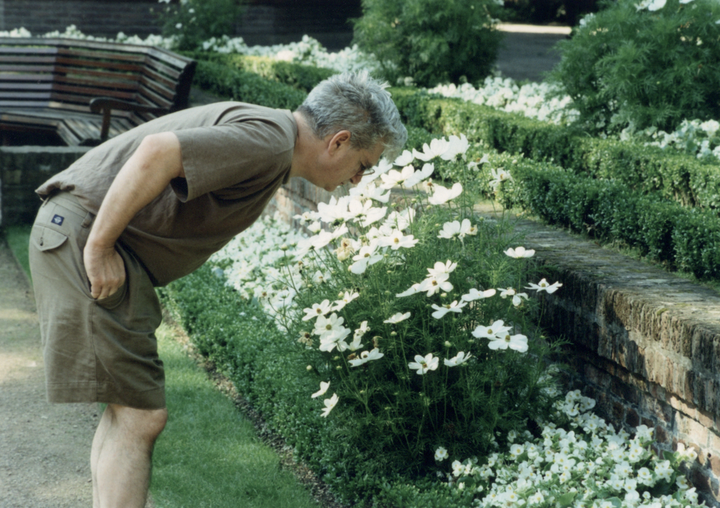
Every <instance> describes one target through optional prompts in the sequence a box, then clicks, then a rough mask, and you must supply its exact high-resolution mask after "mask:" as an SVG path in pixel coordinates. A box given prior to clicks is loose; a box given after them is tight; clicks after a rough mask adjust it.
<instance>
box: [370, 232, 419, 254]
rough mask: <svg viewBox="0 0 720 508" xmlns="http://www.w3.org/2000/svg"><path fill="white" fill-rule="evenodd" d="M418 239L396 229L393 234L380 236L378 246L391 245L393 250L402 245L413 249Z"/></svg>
mask: <svg viewBox="0 0 720 508" xmlns="http://www.w3.org/2000/svg"><path fill="white" fill-rule="evenodd" d="M418 241H419V240H416V239H415V237H413V235H407V236H406V235H403V232H402V231H400V230H399V229H395V230H393V232H392V234H391V235H389V236H385V237H382V238H378V247H390V248H391V249H392V250H398V249H399V248H400V247H404V248H406V249H411V248H413V247H414V246H415V244H416V243H418Z"/></svg>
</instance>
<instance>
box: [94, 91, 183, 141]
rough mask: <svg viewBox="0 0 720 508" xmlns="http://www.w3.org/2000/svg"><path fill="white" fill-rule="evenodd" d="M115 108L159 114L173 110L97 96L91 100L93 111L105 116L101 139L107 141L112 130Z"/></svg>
mask: <svg viewBox="0 0 720 508" xmlns="http://www.w3.org/2000/svg"><path fill="white" fill-rule="evenodd" d="M113 109H115V110H120V111H134V112H136V113H154V114H157V115H164V114H166V113H170V111H171V110H170V109H165V108H156V107H151V106H144V105H142V104H137V103H135V102H128V101H123V100H120V99H113V98H110V97H96V98H94V99H92V100H91V101H90V111H92V112H93V113H100V114H102V116H103V122H102V130H101V131H100V141H105V140H106V139H107V138H108V132H109V131H110V114H111V112H112V110H113Z"/></svg>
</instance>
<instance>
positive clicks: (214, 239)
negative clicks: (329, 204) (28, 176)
mask: <svg viewBox="0 0 720 508" xmlns="http://www.w3.org/2000/svg"><path fill="white" fill-rule="evenodd" d="M168 131H171V132H174V133H175V134H176V135H177V137H178V139H179V140H180V146H181V149H182V163H183V168H184V171H185V178H184V179H183V178H176V179H174V180H173V181H172V182H171V183H170V185H168V187H167V188H166V189H165V190H164V191H163V192H162V193H160V195H159V196H158V197H157V198H155V199H154V200H153V201H152V202H151V203H149V204H148V205H147V206H146V207H144V208H143V209H142V210H140V211H139V212H138V213H137V215H136V216H135V217H134V218H133V220H132V221H131V222H130V224H129V225H128V227H127V229H126V230H125V231H124V232H123V234H122V235H121V236H120V238H119V242H121V243H122V244H123V245H124V246H125V247H128V248H129V249H130V250H132V251H133V252H134V253H135V255H136V256H137V257H138V258H139V259H140V261H141V262H142V263H143V264H144V265H145V268H146V269H147V271H148V273H149V274H150V277H151V278H152V279H153V282H154V284H156V285H159V286H163V285H165V284H168V283H169V282H171V281H173V280H175V279H177V278H179V277H182V276H184V275H187V274H188V273H190V272H192V271H193V270H195V269H196V268H198V267H199V266H200V265H202V264H203V263H204V262H205V261H206V260H207V259H208V257H210V255H212V254H213V253H214V252H216V251H218V250H219V249H221V248H222V247H223V246H224V245H225V244H226V243H227V242H229V241H230V240H231V239H232V237H233V236H235V235H237V234H238V233H240V232H241V231H243V230H244V229H246V228H247V227H249V226H250V225H251V224H252V223H253V222H254V221H255V220H256V219H257V218H258V217H259V216H260V214H261V213H262V211H263V209H264V208H265V206H266V205H267V203H268V202H269V201H270V199H271V198H272V196H273V194H275V191H276V190H277V189H278V187H280V185H281V184H283V183H285V182H287V180H288V178H289V174H290V166H291V162H292V154H293V149H294V147H295V140H296V138H297V124H296V122H295V119H294V118H293V116H292V114H291V113H290V111H287V110H276V109H271V108H265V107H262V106H255V105H251V104H244V103H239V102H220V103H215V104H210V105H207V106H200V107H196V108H190V109H186V110H183V111H179V112H176V113H172V114H169V115H166V116H163V117H160V118H157V119H155V120H152V121H150V122H147V123H145V124H142V125H140V126H138V127H136V128H134V129H132V130H130V131H127V132H125V133H123V134H121V135H119V136H117V137H114V138H112V139H110V140H108V141H106V142H105V143H103V144H101V145H100V146H97V147H95V148H93V149H92V150H90V151H89V152H87V153H86V154H85V155H84V156H83V157H81V158H80V159H78V160H77V161H76V162H75V163H73V164H72V165H71V166H70V167H69V168H67V169H66V170H65V171H63V172H61V173H58V174H57V175H55V176H53V177H52V178H50V179H49V180H48V181H47V182H45V183H44V184H42V185H41V186H40V187H39V188H38V189H37V190H36V192H37V193H38V194H39V195H40V196H41V197H45V196H47V195H49V194H50V193H51V192H53V191H54V190H60V191H66V192H70V193H71V194H73V195H75V196H77V197H78V200H79V201H80V203H81V205H82V206H83V207H85V208H86V209H87V210H88V211H89V212H91V213H95V214H97V212H98V210H99V208H100V205H101V203H102V200H103V198H104V197H105V194H106V193H107V191H108V189H109V187H110V184H111V183H112V182H113V180H114V179H115V176H116V175H117V173H118V172H119V171H120V168H121V167H122V166H123V164H125V162H126V161H127V160H128V159H129V158H130V156H131V155H132V154H133V152H134V151H135V150H136V149H137V147H138V146H139V145H140V142H141V141H142V139H143V138H144V137H145V136H147V135H149V134H154V133H160V132H168Z"/></svg>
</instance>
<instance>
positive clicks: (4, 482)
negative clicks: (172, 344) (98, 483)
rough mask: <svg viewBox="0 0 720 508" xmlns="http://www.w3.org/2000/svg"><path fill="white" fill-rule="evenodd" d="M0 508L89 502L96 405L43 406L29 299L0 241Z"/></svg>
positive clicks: (42, 378) (74, 505)
mask: <svg viewBox="0 0 720 508" xmlns="http://www.w3.org/2000/svg"><path fill="white" fill-rule="evenodd" d="M0 281H2V282H0V408H1V409H0V507H2V508H16V507H17V508H30V507H32V508H65V507H67V508H77V507H82V506H92V486H91V483H90V464H89V458H90V445H91V442H92V436H93V434H94V432H95V427H96V426H97V421H98V417H99V416H98V407H97V405H96V404H67V405H66V404H48V403H47V402H46V399H45V386H44V383H45V376H44V373H43V361H42V356H41V353H40V332H39V329H38V325H37V314H36V313H35V302H34V299H33V296H32V292H31V290H30V286H29V284H28V280H27V278H26V277H25V274H24V273H23V272H22V271H21V269H20V268H19V267H18V265H17V263H16V262H15V259H14V258H13V257H12V254H11V252H10V249H9V248H8V246H7V243H6V242H5V240H4V239H0Z"/></svg>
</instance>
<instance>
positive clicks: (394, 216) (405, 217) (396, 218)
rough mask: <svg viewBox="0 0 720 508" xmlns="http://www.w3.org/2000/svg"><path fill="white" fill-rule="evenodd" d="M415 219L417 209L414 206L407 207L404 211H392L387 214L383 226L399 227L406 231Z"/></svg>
mask: <svg viewBox="0 0 720 508" xmlns="http://www.w3.org/2000/svg"><path fill="white" fill-rule="evenodd" d="M413 220H415V210H414V209H412V208H406V209H405V210H403V211H402V212H397V211H394V212H390V215H388V216H387V219H385V222H384V223H383V226H386V227H389V228H390V229H399V230H400V231H405V230H406V229H407V228H408V227H410V224H412V222H413Z"/></svg>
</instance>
